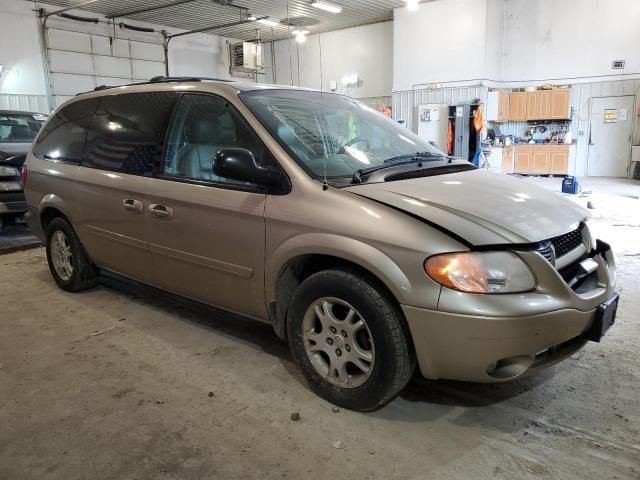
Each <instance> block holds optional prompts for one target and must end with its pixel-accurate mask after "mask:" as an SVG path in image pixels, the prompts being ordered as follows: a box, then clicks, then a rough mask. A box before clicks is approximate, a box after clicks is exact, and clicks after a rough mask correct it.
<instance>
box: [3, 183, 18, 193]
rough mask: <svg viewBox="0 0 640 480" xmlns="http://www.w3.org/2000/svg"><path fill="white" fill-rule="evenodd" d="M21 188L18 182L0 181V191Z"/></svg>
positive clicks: (16, 190)
mask: <svg viewBox="0 0 640 480" xmlns="http://www.w3.org/2000/svg"><path fill="white" fill-rule="evenodd" d="M20 190H22V186H21V185H20V182H0V192H19V191H20Z"/></svg>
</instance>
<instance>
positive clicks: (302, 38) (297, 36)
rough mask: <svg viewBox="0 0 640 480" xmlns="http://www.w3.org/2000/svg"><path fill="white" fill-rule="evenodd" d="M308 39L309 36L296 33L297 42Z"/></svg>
mask: <svg viewBox="0 0 640 480" xmlns="http://www.w3.org/2000/svg"><path fill="white" fill-rule="evenodd" d="M306 41H307V36H306V35H303V34H298V35H296V42H298V43H304V42H306Z"/></svg>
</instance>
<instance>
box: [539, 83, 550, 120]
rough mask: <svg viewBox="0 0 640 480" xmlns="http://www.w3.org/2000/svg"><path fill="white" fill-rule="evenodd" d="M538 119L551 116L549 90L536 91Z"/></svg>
mask: <svg viewBox="0 0 640 480" xmlns="http://www.w3.org/2000/svg"><path fill="white" fill-rule="evenodd" d="M536 113H537V116H538V119H540V120H546V119H548V118H551V117H550V115H551V90H539V91H538V111H537V112H536Z"/></svg>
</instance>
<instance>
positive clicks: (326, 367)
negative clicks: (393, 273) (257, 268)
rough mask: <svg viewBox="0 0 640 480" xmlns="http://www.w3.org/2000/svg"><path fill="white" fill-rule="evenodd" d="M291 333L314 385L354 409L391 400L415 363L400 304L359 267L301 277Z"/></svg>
mask: <svg viewBox="0 0 640 480" xmlns="http://www.w3.org/2000/svg"><path fill="white" fill-rule="evenodd" d="M288 333H289V343H290V345H291V350H292V352H293V356H294V358H295V360H296V361H297V363H298V364H299V365H300V368H301V369H302V372H303V374H304V375H305V377H306V378H307V380H308V382H309V385H310V387H311V388H312V389H313V390H314V391H315V392H316V393H318V395H320V396H321V397H322V398H324V399H326V400H328V401H330V402H332V403H334V404H336V405H339V406H342V407H345V408H350V409H352V410H359V411H372V410H377V409H378V408H381V407H383V406H384V405H386V404H387V403H389V402H390V401H391V400H393V398H395V396H396V395H398V393H400V391H401V390H402V389H403V388H404V387H405V385H406V384H407V382H408V381H409V379H410V378H411V375H412V373H413V370H414V367H415V355H414V352H413V349H412V345H411V340H410V338H409V334H408V332H407V329H406V328H405V324H404V319H403V318H402V314H401V312H400V311H399V309H398V307H397V305H396V304H395V302H393V300H391V299H390V298H389V297H388V296H387V295H386V294H385V292H383V291H382V289H381V288H379V287H377V286H376V285H375V282H373V281H371V280H369V279H367V278H365V277H364V276H361V275H360V274H358V273H356V272H350V271H343V270H326V271H322V272H319V273H316V274H314V275H312V276H310V277H309V278H307V279H306V280H305V281H304V282H302V284H301V285H300V286H299V287H298V289H297V290H296V291H295V293H294V296H293V299H292V304H291V308H290V311H289V324H288Z"/></svg>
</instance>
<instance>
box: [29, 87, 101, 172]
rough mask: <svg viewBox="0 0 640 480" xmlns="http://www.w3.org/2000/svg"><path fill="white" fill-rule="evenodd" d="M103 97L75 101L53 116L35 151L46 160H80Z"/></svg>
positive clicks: (37, 141) (39, 137) (42, 132)
mask: <svg viewBox="0 0 640 480" xmlns="http://www.w3.org/2000/svg"><path fill="white" fill-rule="evenodd" d="M98 102H99V99H97V98H91V99H87V100H79V101H77V102H73V103H72V104H70V105H67V106H66V107H63V108H62V109H61V110H59V111H58V112H56V113H55V114H54V115H52V116H51V117H50V118H49V121H48V122H47V123H46V124H45V125H44V127H43V128H42V130H41V131H40V134H39V135H38V137H37V139H36V141H35V144H34V146H33V154H34V155H36V156H37V157H39V158H43V159H46V160H58V161H66V162H74V163H75V162H77V163H80V160H81V159H82V147H83V144H84V138H85V136H86V133H87V129H88V127H89V124H90V123H91V117H92V116H93V114H94V112H95V111H96V108H97V106H98Z"/></svg>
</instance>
